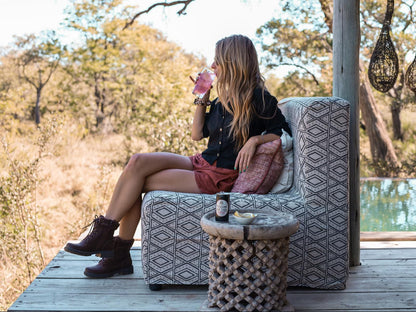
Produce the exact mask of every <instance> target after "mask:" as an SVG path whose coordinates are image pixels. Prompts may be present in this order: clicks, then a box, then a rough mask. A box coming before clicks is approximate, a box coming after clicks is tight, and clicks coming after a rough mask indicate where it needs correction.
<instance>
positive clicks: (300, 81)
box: [257, 0, 332, 96]
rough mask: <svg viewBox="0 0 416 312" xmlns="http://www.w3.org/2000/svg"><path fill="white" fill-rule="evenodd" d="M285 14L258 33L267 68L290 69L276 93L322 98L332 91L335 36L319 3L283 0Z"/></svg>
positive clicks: (282, 5) (280, 3)
mask: <svg viewBox="0 0 416 312" xmlns="http://www.w3.org/2000/svg"><path fill="white" fill-rule="evenodd" d="M279 6H280V7H281V8H282V14H280V15H279V17H278V18H274V19H272V20H271V21H269V22H267V23H266V24H265V25H263V26H262V27H260V28H259V29H258V30H257V36H258V37H259V38H260V40H261V41H262V49H263V51H264V52H265V53H264V57H263V62H264V63H265V64H266V66H267V67H268V68H274V69H276V68H277V67H279V68H284V69H288V70H289V71H288V74H287V75H286V76H285V77H284V83H283V81H282V83H281V84H280V85H279V86H277V87H276V90H272V91H273V92H275V93H276V94H279V95H280V94H287V91H288V90H291V94H292V96H293V94H298V95H304V96H323V95H329V94H331V92H332V83H330V81H332V34H331V33H329V31H328V27H327V26H326V24H325V22H324V18H323V13H322V10H321V9H320V6H319V1H295V2H293V1H286V0H280V1H279Z"/></svg>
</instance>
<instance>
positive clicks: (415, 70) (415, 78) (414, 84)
mask: <svg viewBox="0 0 416 312" xmlns="http://www.w3.org/2000/svg"><path fill="white" fill-rule="evenodd" d="M404 79H405V81H406V84H407V86H408V87H409V89H410V90H412V91H413V92H414V93H415V94H416V55H415V59H414V60H413V63H412V64H410V66H409V68H408V69H407V71H406V74H405V76H404Z"/></svg>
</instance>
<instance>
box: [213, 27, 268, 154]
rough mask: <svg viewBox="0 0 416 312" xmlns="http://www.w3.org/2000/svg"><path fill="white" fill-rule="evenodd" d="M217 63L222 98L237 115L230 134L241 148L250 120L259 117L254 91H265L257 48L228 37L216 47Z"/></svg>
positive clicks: (246, 138)
mask: <svg viewBox="0 0 416 312" xmlns="http://www.w3.org/2000/svg"><path fill="white" fill-rule="evenodd" d="M215 63H216V65H217V66H218V68H219V71H218V77H217V93H218V98H219V100H220V102H221V103H222V105H223V106H224V108H225V109H226V110H227V111H228V112H229V113H231V114H233V121H232V123H231V129H230V132H231V134H232V136H233V139H234V141H235V142H236V148H237V149H240V148H241V147H242V146H243V145H244V144H245V143H246V142H247V140H248V138H249V126H250V121H251V118H252V116H253V115H254V114H256V112H255V109H254V105H253V92H254V89H255V88H257V87H261V88H262V89H264V80H263V78H262V76H261V74H260V68H259V63H258V58H257V52H256V48H255V47H254V45H253V42H252V41H251V40H250V39H249V38H247V37H246V36H242V35H233V36H230V37H226V38H224V39H221V40H220V41H218V42H217V44H216V47H215Z"/></svg>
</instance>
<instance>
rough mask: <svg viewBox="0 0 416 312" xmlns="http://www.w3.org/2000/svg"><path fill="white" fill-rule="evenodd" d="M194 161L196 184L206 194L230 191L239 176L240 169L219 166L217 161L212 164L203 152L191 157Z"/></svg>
mask: <svg viewBox="0 0 416 312" xmlns="http://www.w3.org/2000/svg"><path fill="white" fill-rule="evenodd" d="M189 158H190V159H191V161H192V166H193V171H194V173H195V180H196V184H197V185H198V187H199V190H200V191H201V192H202V193H205V194H216V193H218V192H229V191H231V189H232V188H233V185H234V182H235V180H236V179H237V177H238V170H232V169H226V168H219V167H217V166H216V163H214V164H212V165H210V164H209V162H207V161H206V160H205V159H204V158H203V157H202V155H201V154H196V155H194V156H190V157H189Z"/></svg>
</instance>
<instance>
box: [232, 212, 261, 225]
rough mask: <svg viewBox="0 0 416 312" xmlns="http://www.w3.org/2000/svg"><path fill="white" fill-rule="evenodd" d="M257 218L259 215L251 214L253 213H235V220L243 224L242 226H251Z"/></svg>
mask: <svg viewBox="0 0 416 312" xmlns="http://www.w3.org/2000/svg"><path fill="white" fill-rule="evenodd" d="M256 217H257V215H256V214H255V213H251V212H245V213H241V212H240V213H239V212H238V211H236V212H235V213H234V218H235V220H236V221H237V222H238V223H240V224H242V225H247V224H250V223H251V222H253V220H254V219H255V218H256Z"/></svg>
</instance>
